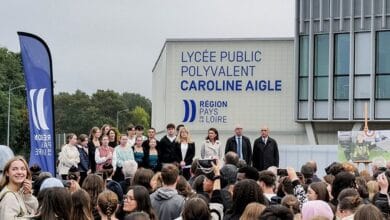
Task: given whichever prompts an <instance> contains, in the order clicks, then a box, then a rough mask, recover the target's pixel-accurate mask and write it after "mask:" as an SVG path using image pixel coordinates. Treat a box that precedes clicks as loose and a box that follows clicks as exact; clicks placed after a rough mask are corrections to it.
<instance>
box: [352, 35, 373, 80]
mask: <svg viewBox="0 0 390 220" xmlns="http://www.w3.org/2000/svg"><path fill="white" fill-rule="evenodd" d="M370 73H371V34H370V33H356V34H355V75H360V74H370Z"/></svg>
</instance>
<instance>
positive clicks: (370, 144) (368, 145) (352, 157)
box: [338, 130, 390, 162]
mask: <svg viewBox="0 0 390 220" xmlns="http://www.w3.org/2000/svg"><path fill="white" fill-rule="evenodd" d="M338 140H339V146H338V159H339V162H346V161H350V162H354V161H365V160H371V161H372V160H374V159H376V160H380V159H383V160H386V161H390V130H378V131H339V132H338Z"/></svg>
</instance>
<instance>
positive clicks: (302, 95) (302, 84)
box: [299, 77, 309, 101]
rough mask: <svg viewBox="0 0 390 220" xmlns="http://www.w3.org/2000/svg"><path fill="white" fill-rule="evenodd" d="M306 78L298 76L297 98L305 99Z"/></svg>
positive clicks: (306, 91)
mask: <svg viewBox="0 0 390 220" xmlns="http://www.w3.org/2000/svg"><path fill="white" fill-rule="evenodd" d="M308 91H309V89H308V78H307V77H302V78H299V100H301V101H302V100H307V97H308V94H307V93H308Z"/></svg>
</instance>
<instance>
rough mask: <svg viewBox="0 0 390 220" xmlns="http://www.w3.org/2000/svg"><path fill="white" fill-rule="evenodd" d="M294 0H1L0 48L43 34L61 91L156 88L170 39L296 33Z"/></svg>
mask: <svg viewBox="0 0 390 220" xmlns="http://www.w3.org/2000/svg"><path fill="white" fill-rule="evenodd" d="M294 4H295V1H294V0H241V1H238V0H191V1H189V0H156V1H152V0H137V1H136V0H89V1H85V0H61V1H60V0H57V1H56V0H33V1H31V0H2V3H1V6H0V47H6V48H8V49H10V50H12V51H15V52H19V51H20V49H19V42H18V37H17V35H16V32H17V31H24V32H29V33H33V34H36V35H38V36H40V37H41V38H43V39H44V40H45V41H46V43H47V44H48V46H49V48H50V50H51V54H52V59H53V74H54V80H55V81H56V84H55V93H58V92H63V91H65V92H74V91H75V90H77V89H80V90H82V91H85V92H87V93H88V94H91V93H93V92H95V91H96V90H97V89H113V90H115V91H118V92H124V91H127V92H135V93H140V94H141V95H144V96H146V97H148V98H151V94H152V82H151V80H152V68H153V65H154V63H155V61H156V60H157V58H158V55H159V53H160V50H161V48H162V46H163V44H164V42H165V39H167V38H247V37H248V38H263V37H293V35H294V16H295V15H294V13H295V9H294V7H295V6H294Z"/></svg>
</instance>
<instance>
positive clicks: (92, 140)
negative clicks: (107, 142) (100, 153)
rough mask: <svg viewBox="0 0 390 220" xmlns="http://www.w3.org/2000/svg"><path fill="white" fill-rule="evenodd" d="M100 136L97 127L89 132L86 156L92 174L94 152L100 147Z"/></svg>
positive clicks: (93, 170)
mask: <svg viewBox="0 0 390 220" xmlns="http://www.w3.org/2000/svg"><path fill="white" fill-rule="evenodd" d="M101 134H102V133H101V130H100V129H99V128H98V127H93V128H91V131H90V132H89V141H88V156H89V165H90V168H91V172H92V173H95V172H96V161H95V151H96V149H97V148H98V147H100V144H101V143H100V137H101Z"/></svg>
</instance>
